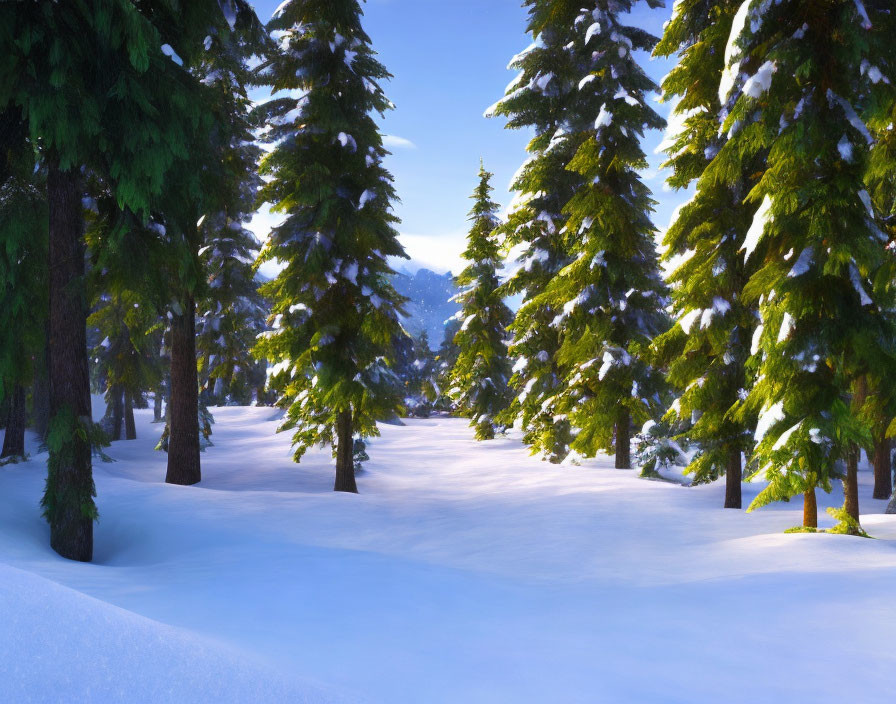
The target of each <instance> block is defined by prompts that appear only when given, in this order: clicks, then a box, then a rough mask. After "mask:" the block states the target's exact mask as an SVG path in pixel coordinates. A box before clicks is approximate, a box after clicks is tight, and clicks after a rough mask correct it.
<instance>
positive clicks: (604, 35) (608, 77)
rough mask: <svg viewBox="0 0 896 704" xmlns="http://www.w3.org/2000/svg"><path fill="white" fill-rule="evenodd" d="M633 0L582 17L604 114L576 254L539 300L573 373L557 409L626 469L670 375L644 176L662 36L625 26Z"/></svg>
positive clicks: (578, 160) (576, 226)
mask: <svg viewBox="0 0 896 704" xmlns="http://www.w3.org/2000/svg"><path fill="white" fill-rule="evenodd" d="M651 4H654V5H655V4H656V3H651ZM631 5H632V3H631V2H630V0H597V2H593V3H589V7H590V8H591V9H590V10H583V11H582V12H581V14H580V15H578V16H577V17H576V20H575V29H576V32H575V37H574V42H573V45H572V46H573V51H574V53H575V56H576V59H577V61H576V63H577V65H578V66H579V67H580V69H579V70H580V71H581V75H580V77H579V79H580V80H579V83H578V94H577V100H576V113H577V114H587V115H590V116H594V117H595V118H596V119H595V121H594V122H593V123H590V124H588V125H587V126H582V127H580V128H579V129H580V134H581V135H582V144H581V146H580V147H579V148H578V151H577V152H576V154H575V156H574V158H573V159H572V161H571V162H570V164H569V166H568V169H569V170H571V171H573V172H574V173H576V174H578V175H579V176H580V177H581V180H582V185H580V186H579V187H578V188H577V189H576V192H575V194H574V195H573V197H572V198H571V199H570V201H569V203H567V205H566V207H565V208H564V211H565V212H566V214H567V215H568V220H567V223H566V228H567V229H568V231H569V233H570V235H571V239H572V245H571V249H570V251H571V253H572V255H573V261H572V262H571V263H570V264H568V265H567V266H566V267H565V268H564V269H562V270H561V271H560V272H559V273H558V274H557V276H556V277H554V278H553V279H552V280H551V282H550V283H549V284H548V286H547V288H546V290H545V291H544V292H543V293H542V294H541V295H540V296H539V297H537V298H536V299H535V300H536V302H540V301H544V305H545V307H549V308H551V309H552V310H555V311H557V315H556V317H555V318H554V319H553V320H552V321H550V325H551V327H552V328H553V329H554V330H556V331H557V334H558V336H559V339H560V347H559V350H558V352H557V361H558V362H559V366H560V368H561V370H562V373H563V386H562V390H561V392H560V395H559V400H558V402H557V404H556V411H559V413H558V415H559V417H560V418H568V419H569V421H570V422H571V424H572V426H573V428H574V433H575V439H574V440H573V443H572V447H573V449H574V450H576V451H577V452H578V453H580V454H582V455H584V456H594V455H595V454H596V453H597V452H598V451H601V450H604V451H610V450H613V449H614V448H615V452H616V466H617V467H618V468H624V469H628V468H630V467H631V425H632V422H633V421H635V422H638V421H640V422H641V423H643V422H644V421H646V420H647V419H648V418H650V417H651V415H655V413H656V411H657V406H658V405H659V402H660V397H659V391H660V385H661V383H662V379H661V375H660V374H659V372H658V371H657V370H656V369H654V368H653V367H652V366H651V364H650V362H649V360H648V351H649V347H650V344H651V342H652V341H653V338H654V337H655V336H656V335H658V334H659V333H661V332H663V331H664V330H665V328H666V326H667V319H666V315H665V312H664V307H665V297H666V291H665V287H664V285H663V282H662V279H661V277H660V273H659V267H658V264H657V256H656V245H655V242H654V234H655V232H656V229H655V228H654V226H653V224H652V223H651V221H650V214H651V212H652V209H653V201H652V200H651V197H650V191H649V189H648V188H647V187H646V186H645V185H644V184H643V182H642V181H641V178H640V176H639V174H638V169H643V168H646V166H647V161H646V157H645V155H644V152H643V151H642V149H641V146H640V140H641V138H642V137H643V134H644V131H645V130H647V129H659V128H661V127H663V126H664V124H665V123H664V122H663V119H662V118H661V117H660V116H659V115H658V114H657V113H656V112H655V111H654V110H653V109H652V108H650V107H649V106H648V105H647V100H648V99H647V97H646V96H647V94H648V93H650V92H651V91H654V90H656V89H657V87H656V85H655V84H654V83H653V81H652V80H650V79H649V78H648V77H647V75H646V74H645V73H644V71H643V70H642V69H641V67H640V66H639V65H638V63H637V62H636V60H635V59H634V57H633V55H632V52H633V51H635V50H646V51H650V50H652V49H653V47H654V46H655V44H656V42H657V40H656V38H655V37H653V36H651V35H650V34H648V33H646V32H644V31H642V30H640V29H637V28H635V27H630V26H626V25H624V24H622V23H620V14H621V13H622V12H627V11H630V9H631Z"/></svg>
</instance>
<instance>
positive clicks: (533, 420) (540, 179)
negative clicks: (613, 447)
mask: <svg viewBox="0 0 896 704" xmlns="http://www.w3.org/2000/svg"><path fill="white" fill-rule="evenodd" d="M525 6H527V7H528V8H529V21H528V26H527V31H528V32H529V33H530V34H531V35H532V39H533V43H532V45H531V46H530V47H529V48H528V49H526V50H525V51H523V52H522V53H520V54H518V55H517V56H515V57H514V58H513V59H512V60H511V62H510V65H509V68H511V69H515V70H517V71H519V74H518V76H517V77H516V78H515V79H514V80H513V81H512V82H511V84H510V85H509V86H508V87H507V90H506V92H505V95H504V97H503V98H502V99H501V100H500V101H498V103H496V104H495V105H494V106H493V107H492V108H490V109H489V110H488V111H487V112H486V116H487V117H492V116H504V117H506V118H507V121H508V122H507V127H508V128H510V129H529V130H532V131H533V132H534V136H533V138H532V140H531V141H530V143H529V146H528V152H529V158H528V159H527V160H526V161H525V162H524V163H523V165H522V166H521V167H520V170H519V171H518V172H517V174H516V175H515V176H514V179H513V183H512V188H513V190H514V191H515V192H516V198H515V200H514V202H513V203H512V204H511V207H510V209H509V210H510V214H509V217H508V219H507V222H506V224H505V225H504V226H503V227H502V228H501V233H502V234H503V235H504V236H505V238H506V244H507V245H508V246H511V247H519V248H520V249H521V255H520V259H519V264H520V267H519V268H518V270H517V271H516V272H515V273H514V274H513V276H512V277H511V278H510V279H509V280H508V281H507V283H506V284H505V293H506V294H508V295H514V294H522V297H523V301H522V304H521V306H520V308H519V310H518V311H517V312H516V316H515V318H514V321H513V323H512V325H511V326H510V331H511V333H512V342H511V345H510V356H511V357H512V358H516V359H517V363H516V366H515V368H514V370H513V371H514V374H513V377H512V378H511V385H512V386H513V388H514V389H515V390H516V391H517V392H518V396H517V397H516V398H515V399H514V400H513V402H512V403H511V405H510V407H509V408H508V410H507V412H506V413H505V414H504V415H503V416H502V420H504V421H505V422H506V424H507V425H512V424H514V423H519V424H520V425H521V426H522V428H523V439H524V441H525V443H526V444H527V445H529V446H530V447H531V449H532V453H533V454H539V455H541V456H542V457H543V458H544V459H546V460H548V461H550V462H555V463H556V462H561V461H562V460H563V458H564V457H566V455H567V453H568V452H569V443H570V442H571V440H572V436H571V434H570V426H569V423H568V422H564V421H562V420H558V419H557V418H556V415H557V413H556V412H555V409H554V402H555V398H554V397H555V395H556V393H557V390H558V388H559V386H560V383H561V379H560V372H559V370H558V367H557V359H556V357H557V349H558V347H559V339H558V337H557V333H556V331H555V330H554V329H553V328H552V327H551V325H550V323H551V321H552V320H553V319H554V318H555V317H556V315H557V312H558V311H556V310H554V309H553V308H550V307H546V306H547V304H546V302H545V301H543V300H536V299H537V298H538V295H539V294H540V293H541V292H542V291H543V290H544V288H545V287H546V286H547V284H548V282H549V281H551V280H552V279H553V278H554V277H555V276H556V274H557V272H559V271H560V270H561V269H562V268H563V267H564V266H566V265H567V264H568V263H569V253H568V243H567V241H566V240H567V238H566V237H565V236H564V233H565V231H566V230H565V228H566V218H567V216H566V214H565V213H564V212H563V208H564V206H565V205H566V203H567V202H568V201H569V199H570V198H571V197H572V195H573V193H574V192H575V191H576V189H577V188H578V187H579V186H580V185H581V183H582V179H581V177H580V175H579V174H577V173H575V172H574V171H570V170H568V169H567V168H566V166H567V164H569V162H570V160H571V159H572V157H573V155H574V154H575V152H576V148H577V146H578V141H577V140H576V139H575V137H574V136H573V135H571V134H570V132H571V128H572V126H573V125H574V124H575V123H576V122H577V121H582V120H585V119H586V118H585V117H583V116H581V115H577V114H576V113H575V111H574V110H573V107H572V106H573V103H574V101H575V100H576V98H577V92H578V81H579V79H580V78H581V76H580V75H579V72H578V70H577V68H576V66H575V62H574V57H573V56H572V53H571V51H570V48H569V44H570V42H572V41H573V37H574V31H575V29H574V23H575V19H576V17H577V15H578V8H579V6H580V3H571V2H558V0H527V2H526V3H525Z"/></svg>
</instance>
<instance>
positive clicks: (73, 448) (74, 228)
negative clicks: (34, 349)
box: [46, 158, 94, 562]
mask: <svg viewBox="0 0 896 704" xmlns="http://www.w3.org/2000/svg"><path fill="white" fill-rule="evenodd" d="M48 165H49V171H48V174H47V198H48V204H49V210H50V218H49V233H50V253H49V270H50V344H49V358H50V359H49V362H50V364H49V369H50V380H49V382H50V417H51V419H52V420H51V424H52V423H53V421H55V420H56V419H57V418H61V417H65V415H67V414H72V415H70V416H69V417H74V418H75V419H77V422H78V423H80V424H82V425H88V424H90V423H91V422H92V418H91V414H90V376H89V372H88V366H87V305H86V303H87V301H86V293H85V287H84V243H83V237H82V235H83V226H84V224H83V218H82V212H81V188H80V179H79V177H78V172H77V171H74V170H72V171H61V170H60V169H59V165H58V161H57V160H56V159H53V158H51V159H50V160H49V163H48ZM60 414H63V415H60ZM63 440H64V443H65V446H64V448H63V449H62V450H61V451H60V450H57V451H55V452H54V451H53V450H51V451H50V466H51V467H52V469H51V471H50V472H49V474H48V477H47V490H46V491H47V493H46V496H47V498H48V499H49V503H48V505H47V508H48V515H47V517H48V519H49V521H50V545H51V546H52V548H53V549H54V550H55V551H56V552H58V553H59V554H60V555H62V556H63V557H66V558H68V559H71V560H79V561H82V562H89V561H90V560H91V559H92V558H93V516H92V515H90V513H91V512H90V511H89V510H85V501H92V496H93V493H94V488H93V468H92V466H91V447H90V441H89V439H88V438H86V437H83V435H82V434H81V433H77V432H73V433H72V434H71V435H70V436H69V437H65V438H63Z"/></svg>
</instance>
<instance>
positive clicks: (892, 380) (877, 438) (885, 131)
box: [864, 0, 896, 512]
mask: <svg viewBox="0 0 896 704" xmlns="http://www.w3.org/2000/svg"><path fill="white" fill-rule="evenodd" d="M878 4H879V1H878V0H876V1H875V2H874V3H873V5H878ZM883 7H884V8H887V7H888V6H887V5H886V4H884V5H883ZM875 14H876V21H875V23H874V26H873V27H872V30H873V31H874V32H875V33H876V34H877V35H878V36H880V37H893V36H894V34H896V15H894V14H893V13H892V12H889V13H887V12H883V13H882V12H876V13H875ZM864 72H865V73H866V74H868V76H869V78H871V80H872V83H873V85H874V89H873V90H874V100H875V101H876V102H878V103H880V104H881V106H882V107H881V109H880V110H879V111H878V112H877V114H876V115H874V116H872V117H871V119H869V122H868V126H869V129H870V131H871V134H872V136H873V137H874V146H873V148H872V151H871V155H870V159H869V167H868V174H867V176H866V183H867V184H868V190H869V193H870V195H871V199H872V201H873V203H874V205H875V212H876V213H878V215H879V224H880V227H881V229H882V230H883V231H884V233H885V234H886V236H887V239H888V241H889V243H890V244H889V247H888V248H887V255H888V256H887V259H886V262H885V265H884V266H883V267H882V269H881V271H880V273H879V274H878V276H877V283H878V286H877V287H876V288H877V289H878V290H880V289H883V292H884V294H885V295H884V296H882V297H881V298H882V299H883V304H884V306H885V307H887V308H889V309H890V310H893V309H894V308H896V300H894V298H893V294H894V291H893V289H892V288H891V284H892V282H894V281H896V250H894V245H896V130H894V125H896V96H894V93H896V90H894V85H893V81H892V80H891V79H892V77H896V55H894V53H893V52H888V53H886V54H884V55H883V56H879V57H878V63H877V64H876V65H875V66H874V67H872V65H871V64H870V63H869V64H867V66H866V67H865V68H864ZM887 106H889V107H887ZM894 337H896V332H894ZM894 370H896V364H885V365H881V368H880V369H879V370H878V371H877V373H876V374H874V375H869V378H868V382H867V386H868V389H869V393H868V395H867V397H866V407H865V409H864V414H865V417H866V418H867V420H868V422H869V423H870V425H871V427H872V437H873V441H874V447H873V450H872V451H871V453H870V459H871V461H872V464H873V466H874V490H873V497H874V498H875V499H887V498H890V497H891V496H896V495H894V492H893V443H892V435H893V434H896V421H894V419H896V376H894V374H896V371H894ZM890 507H891V508H892V509H893V510H894V511H896V498H894V499H893V501H891V503H890ZM888 512H889V510H888Z"/></svg>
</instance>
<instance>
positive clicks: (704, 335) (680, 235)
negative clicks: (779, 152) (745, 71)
mask: <svg viewBox="0 0 896 704" xmlns="http://www.w3.org/2000/svg"><path fill="white" fill-rule="evenodd" d="M741 4H742V0H725V1H724V2H706V1H705V0H699V1H697V2H681V3H676V5H675V13H674V15H673V17H672V19H671V21H670V22H669V23H667V25H666V27H665V31H664V34H663V39H662V41H661V42H660V44H659V45H658V46H657V48H656V51H655V53H656V54H657V55H660V56H671V55H673V54H678V55H679V56H680V60H679V63H678V65H677V66H676V67H675V68H673V69H672V71H671V72H670V73H669V75H668V76H667V77H666V79H665V81H664V83H663V96H664V99H665V100H666V101H673V100H677V101H678V102H677V104H676V105H675V107H674V109H673V118H672V124H671V125H670V128H669V130H668V133H667V136H666V140H665V141H664V148H665V150H666V153H667V154H668V155H669V160H668V161H667V162H666V164H665V166H667V167H670V168H671V169H672V176H671V177H670V179H669V183H670V185H671V186H673V187H674V188H677V189H684V188H687V187H689V186H691V185H693V184H695V183H696V193H695V195H694V197H693V198H691V199H690V200H689V201H688V202H687V203H685V204H684V205H683V206H682V207H681V208H679V209H678V211H677V212H676V215H675V218H674V220H673V222H672V224H671V226H670V227H669V230H668V231H667V232H666V236H665V241H664V245H665V253H664V260H665V261H666V262H667V263H669V264H670V265H672V264H673V263H674V264H677V266H676V268H675V270H674V271H673V273H672V274H671V276H670V278H669V283H670V286H671V291H672V303H673V309H674V311H675V315H676V317H677V324H676V325H675V326H674V327H673V328H672V329H671V330H669V331H668V332H667V333H665V334H664V335H662V336H661V337H660V338H659V339H658V340H657V342H656V347H657V349H658V351H659V356H660V358H661V359H662V360H663V361H665V362H666V363H667V364H668V378H669V381H670V382H671V383H672V384H673V385H674V386H675V387H676V388H677V389H679V390H680V392H681V396H680V398H679V399H678V401H677V403H676V404H675V405H674V406H673V409H672V410H671V411H670V421H671V422H672V423H673V424H674V425H676V426H679V429H680V432H679V433H678V434H677V436H676V437H677V439H678V441H679V442H685V443H687V444H689V445H691V446H693V447H694V448H695V449H696V452H695V453H694V454H693V456H692V459H691V461H690V463H689V464H688V466H687V469H686V470H685V471H686V472H687V473H690V474H692V475H693V477H694V479H693V481H694V483H696V484H700V483H704V482H710V481H714V480H716V479H718V478H719V477H722V476H724V477H725V478H726V488H725V508H740V507H741V481H742V477H743V467H742V461H741V456H742V453H744V452H749V450H750V448H751V446H752V431H753V429H754V426H755V418H754V417H752V416H751V415H750V414H747V415H745V416H744V417H739V415H738V409H739V407H740V405H741V404H742V402H743V399H744V398H745V396H746V390H747V389H749V388H750V385H751V375H750V374H749V373H748V368H747V360H748V358H749V350H750V340H751V337H752V332H753V329H754V328H755V316H756V311H755V306H754V305H750V304H748V303H746V302H745V301H744V298H743V289H744V286H745V285H746V283H747V281H748V279H749V276H750V273H751V271H752V269H751V268H750V267H749V266H748V264H747V263H746V262H745V261H744V257H743V253H742V252H741V251H740V250H741V247H742V246H743V242H744V239H745V237H746V234H747V231H748V230H749V227H750V223H751V221H752V217H753V213H754V212H755V210H756V208H755V206H754V205H752V204H750V203H744V198H745V196H746V195H747V193H748V192H749V191H750V189H751V188H752V187H753V186H754V185H755V182H756V179H758V177H759V176H760V175H761V173H762V171H761V167H762V165H761V164H758V165H757V164H753V163H751V162H750V161H749V160H748V161H747V162H746V163H745V168H743V169H741V170H733V169H732V170H730V171H728V172H726V173H725V174H724V177H717V176H715V175H712V176H706V175H705V172H706V167H707V166H708V165H709V163H710V161H711V160H712V159H713V157H714V156H715V154H717V153H718V151H719V149H720V148H721V146H722V145H723V144H724V143H725V141H726V140H727V137H726V135H725V133H724V132H722V131H721V130H720V129H719V128H720V126H721V123H722V121H723V119H724V114H725V113H724V110H725V109H728V108H730V106H727V105H723V104H722V103H721V102H720V100H719V97H718V85H719V81H720V79H721V76H722V72H723V70H724V61H725V59H724V57H725V47H726V44H727V41H728V36H729V33H730V29H731V24H732V21H733V19H734V15H735V13H736V12H737V9H738V7H740V5H741ZM754 161H755V160H754ZM754 166H755V167H756V168H752V167H754Z"/></svg>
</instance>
